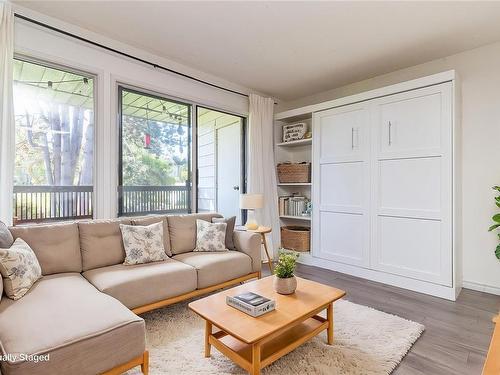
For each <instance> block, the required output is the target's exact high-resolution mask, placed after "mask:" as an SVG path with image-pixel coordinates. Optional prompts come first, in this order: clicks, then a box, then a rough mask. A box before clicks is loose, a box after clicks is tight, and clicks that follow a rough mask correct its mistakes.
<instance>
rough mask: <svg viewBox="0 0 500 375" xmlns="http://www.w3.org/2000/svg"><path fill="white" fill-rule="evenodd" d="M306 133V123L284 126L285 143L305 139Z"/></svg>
mask: <svg viewBox="0 0 500 375" xmlns="http://www.w3.org/2000/svg"><path fill="white" fill-rule="evenodd" d="M306 133H307V124H306V123H305V122H298V123H296V124H290V125H283V142H291V141H298V140H300V139H304V137H305V136H306Z"/></svg>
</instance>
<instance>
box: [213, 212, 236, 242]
mask: <svg viewBox="0 0 500 375" xmlns="http://www.w3.org/2000/svg"><path fill="white" fill-rule="evenodd" d="M212 223H226V224H227V227H226V247H227V248H228V249H229V250H234V241H233V233H234V226H235V225H236V216H232V217H230V218H229V219H224V218H223V217H214V218H212Z"/></svg>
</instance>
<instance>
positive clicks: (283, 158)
mask: <svg viewBox="0 0 500 375" xmlns="http://www.w3.org/2000/svg"><path fill="white" fill-rule="evenodd" d="M298 122H305V123H306V124H307V125H308V130H309V131H311V128H312V113H309V114H306V115H302V116H299V117H297V116H294V117H282V116H281V114H277V115H276V116H275V129H274V130H275V132H274V139H275V141H276V143H275V148H274V152H275V159H276V163H284V162H292V163H300V162H311V161H312V138H306V139H301V140H297V141H289V142H282V139H283V138H282V130H283V125H289V124H295V123H298ZM276 183H277V187H278V197H280V196H288V195H292V194H294V193H296V194H297V195H301V196H305V197H307V198H308V199H311V189H312V183H311V182H300V183H293V182H285V183H280V182H279V181H277V182H276ZM278 197H277V199H278ZM279 219H280V226H284V225H300V226H306V227H310V226H311V224H312V219H311V217H310V216H291V215H280V217H279ZM307 255H309V252H303V253H301V258H303V257H305V256H307ZM299 260H300V258H299Z"/></svg>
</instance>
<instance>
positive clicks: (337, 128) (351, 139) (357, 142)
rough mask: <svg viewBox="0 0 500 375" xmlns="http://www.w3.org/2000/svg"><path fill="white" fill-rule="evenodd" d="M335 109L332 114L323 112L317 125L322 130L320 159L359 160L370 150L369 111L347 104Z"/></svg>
mask: <svg viewBox="0 0 500 375" xmlns="http://www.w3.org/2000/svg"><path fill="white" fill-rule="evenodd" d="M333 111H334V112H333V113H330V114H328V113H324V114H322V115H321V117H320V121H319V123H318V125H317V127H318V128H320V131H321V138H320V139H319V145H320V153H319V157H320V159H321V160H325V161H341V160H359V159H360V157H361V156H362V155H363V154H364V153H366V152H367V150H368V147H367V146H368V145H367V139H366V135H367V129H366V127H367V115H368V112H367V111H366V109H365V108H364V107H360V106H347V107H342V108H339V109H335V110H333ZM325 112H329V111H325Z"/></svg>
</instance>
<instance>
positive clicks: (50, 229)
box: [0, 214, 261, 375]
mask: <svg viewBox="0 0 500 375" xmlns="http://www.w3.org/2000/svg"><path fill="white" fill-rule="evenodd" d="M213 217H220V215H217V214H192V215H177V216H149V217H143V218H132V219H115V220H92V221H82V222H76V223H67V224H51V225H35V226H25V227H11V228H9V230H10V232H11V233H12V236H13V237H14V239H15V238H18V237H20V238H22V239H23V240H24V241H26V242H27V243H28V245H30V247H31V248H32V249H33V251H34V252H35V254H36V256H37V258H38V261H39V263H40V266H41V268H42V274H43V277H42V278H41V279H40V280H39V281H37V282H36V283H35V285H34V286H33V287H32V288H31V289H30V290H29V292H28V293H27V294H26V295H25V296H24V297H22V298H21V299H19V300H17V301H14V300H11V299H9V298H7V297H6V296H5V295H4V296H3V298H1V299H0V354H1V355H2V356H1V357H0V359H1V362H0V368H1V373H2V374H3V375H32V374H33V375H49V374H50V375H53V374H60V375H63V374H72V375H73V374H79V375H87V374H89V375H91V374H102V373H105V374H119V373H122V372H125V371H126V370H128V369H130V368H132V367H135V366H139V365H140V366H141V368H142V372H143V373H144V374H147V373H148V365H149V359H148V352H147V350H146V343H145V323H144V320H143V319H142V318H141V317H139V316H138V315H137V314H141V313H144V312H146V311H150V310H153V309H156V308H160V307H164V306H167V305H170V304H172V303H176V302H179V301H182V300H185V299H188V298H192V297H195V296H198V295H201V294H204V293H208V292H211V291H214V290H217V289H220V288H223V287H226V286H230V285H234V284H237V283H240V282H242V281H245V280H248V279H251V278H257V277H260V270H261V258H260V247H261V240H260V237H259V235H257V234H253V233H250V232H238V231H235V232H234V234H233V240H234V245H235V249H234V250H230V251H227V252H216V253H209V252H193V250H194V248H195V245H196V219H201V220H207V221H211V220H212V218H213ZM157 222H163V227H164V248H165V251H166V252H167V254H168V255H169V258H168V259H167V260H165V261H161V262H154V263H148V264H140V265H132V266H131V265H123V261H124V258H125V250H124V248H123V243H122V238H121V233H120V227H119V224H120V223H125V224H132V225H149V224H153V223H157ZM1 289H2V283H0V296H1V295H2V290H1Z"/></svg>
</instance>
